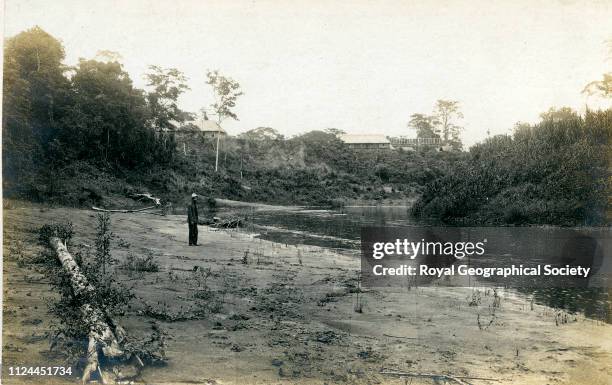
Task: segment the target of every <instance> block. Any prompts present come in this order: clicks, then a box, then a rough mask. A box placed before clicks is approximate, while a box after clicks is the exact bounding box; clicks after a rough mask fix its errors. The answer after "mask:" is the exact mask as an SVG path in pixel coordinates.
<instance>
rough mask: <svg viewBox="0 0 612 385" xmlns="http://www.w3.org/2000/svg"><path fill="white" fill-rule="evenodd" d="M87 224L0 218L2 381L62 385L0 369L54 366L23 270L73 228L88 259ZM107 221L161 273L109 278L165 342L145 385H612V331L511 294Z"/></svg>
mask: <svg viewBox="0 0 612 385" xmlns="http://www.w3.org/2000/svg"><path fill="white" fill-rule="evenodd" d="M95 215H96V214H95V213H94V212H92V211H89V210H77V209H68V208H51V209H50V208H46V207H40V206H30V205H20V204H16V205H14V206H12V207H11V208H10V209H8V210H5V211H4V236H5V238H4V239H5V240H4V252H5V253H4V328H3V346H4V354H3V361H4V362H3V364H4V365H3V370H4V372H3V382H4V383H13V384H17V383H57V382H58V380H61V379H58V378H53V379H48V378H47V379H43V378H15V377H9V376H7V372H6V370H7V369H6V368H7V367H8V366H11V365H20V366H21V365H26V366H31V365H40V364H44V365H50V364H53V363H55V364H59V363H61V362H62V357H61V355H60V354H58V353H55V352H49V340H48V337H49V336H50V334H51V329H52V328H51V325H52V323H53V322H54V320H53V319H51V318H50V316H49V315H48V314H47V311H46V310H47V309H46V307H47V306H46V303H47V302H49V301H50V300H53V298H54V297H55V294H54V293H52V292H50V291H49V289H50V286H49V285H48V283H47V281H46V278H44V276H43V275H42V274H40V272H39V270H40V268H41V267H40V266H38V265H36V264H33V263H30V262H29V261H31V260H32V257H34V256H35V255H37V254H38V253H39V252H40V251H41V250H42V247H41V246H38V245H37V244H36V238H37V234H36V233H35V232H34V231H33V230H35V229H36V228H38V227H40V226H41V225H42V224H45V223H50V222H53V221H68V220H69V221H71V222H72V223H73V224H74V228H75V233H76V234H75V238H74V239H73V241H72V245H71V246H70V248H71V251H77V250H79V249H80V250H86V249H87V248H90V247H91V245H93V240H94V234H95V223H96V217H95ZM111 222H112V231H113V233H114V234H115V242H114V244H113V255H114V256H115V257H116V258H117V259H119V261H120V262H119V263H121V262H122V261H124V260H125V258H126V257H127V255H128V254H129V253H132V254H134V255H145V254H148V253H150V254H152V255H153V256H154V258H155V260H156V261H157V262H158V263H159V265H160V271H159V272H139V273H138V274H136V273H135V272H130V271H126V270H121V269H118V270H117V278H118V280H119V281H122V282H123V283H125V284H126V285H128V286H130V287H132V288H133V292H134V294H135V295H136V298H135V299H134V300H133V304H132V307H131V309H130V310H129V311H128V313H127V314H126V315H125V316H123V317H120V318H119V321H120V322H121V323H122V324H123V325H124V326H125V327H126V329H127V331H128V333H130V334H134V335H138V334H139V331H140V330H145V329H147V328H148V327H150V324H151V322H156V323H157V324H158V325H160V326H161V327H162V328H163V329H165V330H166V331H167V332H168V335H169V339H168V340H167V347H166V354H167V357H168V364H167V365H166V366H164V367H150V368H146V369H145V371H144V373H143V374H142V377H141V381H142V382H143V383H154V384H178V383H181V384H185V383H193V384H195V383H208V384H213V383H214V384H244V383H248V384H270V383H274V384H279V383H280V384H321V383H328V384H331V383H357V384H360V383H363V384H365V383H398V384H403V383H404V381H403V380H400V379H398V378H397V377H395V376H392V375H387V374H381V370H383V371H384V370H399V371H404V372H409V373H437V374H442V373H446V374H451V375H453V376H456V377H471V378H481V379H466V381H467V382H469V383H472V384H500V383H501V384H543V383H555V384H608V383H611V382H612V366H611V364H610V362H612V326H611V325H607V324H603V323H600V322H596V321H593V320H589V319H585V318H584V317H582V316H580V315H567V319H568V323H559V313H558V312H556V311H554V310H552V309H550V308H548V307H545V306H540V305H537V304H536V305H533V309H532V308H531V306H530V303H529V302H528V301H526V300H525V299H521V298H519V297H517V296H516V295H515V294H514V293H513V292H509V291H508V292H506V291H499V292H498V296H499V297H498V298H499V300H496V299H495V298H496V297H495V295H494V294H493V292H492V291H491V290H489V291H486V290H482V291H479V296H480V301H478V303H477V304H476V306H470V303H472V302H474V301H473V299H474V295H475V294H474V293H475V290H477V289H448V288H435V287H427V288H409V287H404V288H393V289H380V290H378V289H377V290H364V292H362V293H359V295H357V291H358V289H357V287H358V280H357V277H358V274H357V272H358V270H359V260H358V259H356V258H354V257H350V256H347V255H340V254H337V253H334V252H332V251H330V250H327V249H324V248H320V247H315V246H303V245H301V246H290V245H284V244H278V243H273V242H268V241H263V240H260V239H257V238H254V237H253V235H252V234H248V233H245V232H241V231H233V230H228V231H215V230H213V229H210V228H207V227H201V228H200V243H201V246H199V247H189V246H188V245H187V233H186V230H187V229H186V228H187V226H186V224H185V218H183V216H166V217H162V216H156V215H151V214H147V213H133V214H113V215H112V217H111ZM245 255H246V262H247V263H243V260H244V259H245ZM196 266H197V268H196V269H195V270H202V269H208V268H210V271H211V274H210V276H209V277H208V278H207V280H206V282H205V286H206V289H207V291H208V293H209V296H208V297H207V298H206V299H205V300H204V301H202V300H201V299H199V298H196V297H197V296H196V295H194V294H195V293H199V292H201V291H202V287H201V284H199V283H198V282H197V278H196V277H195V273H194V272H193V271H194V268H195V267H196ZM200 283H201V282H200ZM496 301H499V306H497V305H496V304H495V302H496ZM213 303H214V304H216V306H215V307H214V309H213V308H212V307H210V304H213ZM202 309H206V311H205V312H200V313H202V315H200V316H197V317H191V315H194V314H196V313H198V312H199V311H200V310H202ZM355 310H361V312H356V311H355ZM181 315H184V316H188V317H183V318H189V320H180V318H181V317H180V316H181ZM482 378H485V379H490V380H483V379H482ZM64 380H65V381H66V382H70V383H74V382H77V381H78V380H77V379H76V378H66V379H64ZM433 383H434V380H433V379H431V378H414V379H413V381H412V384H433Z"/></svg>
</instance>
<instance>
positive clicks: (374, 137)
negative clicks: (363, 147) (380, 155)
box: [339, 134, 390, 144]
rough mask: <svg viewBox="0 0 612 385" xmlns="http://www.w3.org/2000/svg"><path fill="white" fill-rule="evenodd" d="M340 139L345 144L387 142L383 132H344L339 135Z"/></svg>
mask: <svg viewBox="0 0 612 385" xmlns="http://www.w3.org/2000/svg"><path fill="white" fill-rule="evenodd" d="M339 137H340V140H342V141H343V142H344V143H347V144H365V143H368V144H389V143H390V142H389V139H387V138H386V137H385V136H384V135H383V134H344V135H340V136H339Z"/></svg>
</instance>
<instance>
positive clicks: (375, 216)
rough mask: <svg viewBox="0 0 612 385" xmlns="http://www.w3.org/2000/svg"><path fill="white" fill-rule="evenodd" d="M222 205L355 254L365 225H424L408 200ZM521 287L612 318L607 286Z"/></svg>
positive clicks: (260, 227) (265, 225) (551, 301)
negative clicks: (330, 205) (329, 205)
mask: <svg viewBox="0 0 612 385" xmlns="http://www.w3.org/2000/svg"><path fill="white" fill-rule="evenodd" d="M219 210H220V213H224V212H225V213H229V212H231V213H233V214H238V215H241V216H246V217H248V219H249V229H248V230H249V231H252V232H255V233H257V234H258V235H257V236H258V237H260V238H262V239H266V240H270V241H274V242H279V243H285V244H290V245H297V244H305V245H314V246H321V247H326V248H333V249H336V250H337V251H338V252H341V253H345V254H353V255H355V256H358V255H359V253H360V234H361V228H362V227H364V226H416V225H419V224H418V223H416V222H415V221H414V219H413V218H411V217H410V215H409V207H406V206H351V207H345V208H342V209H338V210H326V209H319V208H287V209H279V208H278V207H276V208H274V209H271V208H266V207H263V208H262V207H257V206H253V207H240V208H236V207H220V208H219ZM509 230H510V229H509ZM508 236H510V234H508ZM505 258H507V259H509V260H515V259H516V262H517V263H525V262H526V261H521V260H520V256H519V255H512V256H505ZM531 262H533V261H531ZM518 292H519V293H521V294H522V295H524V296H526V297H528V298H533V300H534V301H535V302H536V303H539V304H543V305H547V306H550V307H553V308H558V309H564V310H566V311H568V312H583V313H584V314H585V315H587V316H589V317H592V318H596V319H600V320H604V321H606V322H610V323H612V311H611V308H610V304H611V300H612V298H611V293H610V292H609V290H608V289H601V288H546V289H541V288H539V289H535V288H528V287H523V288H520V289H518Z"/></svg>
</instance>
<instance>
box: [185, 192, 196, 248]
mask: <svg viewBox="0 0 612 385" xmlns="http://www.w3.org/2000/svg"><path fill="white" fill-rule="evenodd" d="M187 223H188V224H189V246H197V245H198V194H196V193H193V194H191V203H190V204H189V206H187Z"/></svg>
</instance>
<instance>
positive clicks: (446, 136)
mask: <svg viewBox="0 0 612 385" xmlns="http://www.w3.org/2000/svg"><path fill="white" fill-rule="evenodd" d="M434 116H435V120H436V125H435V127H436V129H435V131H436V133H437V134H438V135H440V136H441V137H442V139H443V140H444V141H445V142H447V143H451V144H453V145H454V146H459V147H461V138H460V135H461V131H462V130H463V127H461V126H459V125H458V124H457V123H458V120H459V119H463V113H462V112H461V110H460V108H459V102H458V101H456V100H443V99H439V100H438V101H437V102H436V107H435V108H434Z"/></svg>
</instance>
